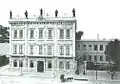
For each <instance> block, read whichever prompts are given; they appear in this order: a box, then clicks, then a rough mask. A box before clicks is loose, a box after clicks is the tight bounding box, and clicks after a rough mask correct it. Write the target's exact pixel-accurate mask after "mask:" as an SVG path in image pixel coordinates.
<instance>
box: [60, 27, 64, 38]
mask: <svg viewBox="0 0 120 84" xmlns="http://www.w3.org/2000/svg"><path fill="white" fill-rule="evenodd" d="M63 38H64V30H63V29H60V39H63Z"/></svg>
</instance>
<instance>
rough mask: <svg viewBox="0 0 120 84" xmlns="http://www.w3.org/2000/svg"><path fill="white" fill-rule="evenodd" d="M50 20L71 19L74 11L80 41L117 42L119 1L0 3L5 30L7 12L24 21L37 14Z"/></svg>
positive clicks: (15, 0) (9, 0) (20, 0)
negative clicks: (112, 40) (54, 17)
mask: <svg viewBox="0 0 120 84" xmlns="http://www.w3.org/2000/svg"><path fill="white" fill-rule="evenodd" d="M41 8H42V9H43V11H44V15H47V14H48V15H49V16H51V17H53V16H54V11H55V10H56V9H57V10H58V16H60V17H62V16H72V9H73V8H75V10H76V19H77V31H83V32H84V35H83V36H82V39H97V36H98V34H99V39H115V38H118V39H120V0H2V1H1V4H0V24H1V25H3V26H8V27H9V24H8V20H9V11H10V10H12V13H13V17H23V18H24V12H25V10H27V11H28V17H34V16H37V15H39V14H40V9H41Z"/></svg>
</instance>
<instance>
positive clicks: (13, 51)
mask: <svg viewBox="0 0 120 84" xmlns="http://www.w3.org/2000/svg"><path fill="white" fill-rule="evenodd" d="M42 11H43V10H41V13H40V14H41V15H39V16H38V17H37V18H28V13H27V11H26V13H25V18H13V17H12V12H10V20H9V24H10V48H9V55H10V66H11V70H20V69H21V68H22V71H23V72H47V71H52V70H55V71H56V72H61V73H63V72H74V70H75V69H76V65H75V64H76V62H75V31H76V22H77V21H76V19H75V16H73V17H57V13H58V11H56V12H55V17H52V18H51V17H48V16H47V17H44V15H43V14H42Z"/></svg>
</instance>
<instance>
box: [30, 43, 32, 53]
mask: <svg viewBox="0 0 120 84" xmlns="http://www.w3.org/2000/svg"><path fill="white" fill-rule="evenodd" d="M30 54H33V45H30Z"/></svg>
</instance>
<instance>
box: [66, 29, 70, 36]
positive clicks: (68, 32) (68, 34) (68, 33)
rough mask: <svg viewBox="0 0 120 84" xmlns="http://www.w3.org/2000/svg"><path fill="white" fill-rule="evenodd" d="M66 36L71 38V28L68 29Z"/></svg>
mask: <svg viewBox="0 0 120 84" xmlns="http://www.w3.org/2000/svg"><path fill="white" fill-rule="evenodd" d="M66 38H70V29H67V30H66Z"/></svg>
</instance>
